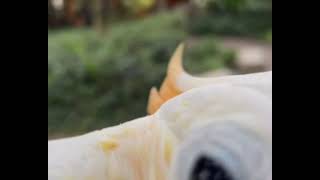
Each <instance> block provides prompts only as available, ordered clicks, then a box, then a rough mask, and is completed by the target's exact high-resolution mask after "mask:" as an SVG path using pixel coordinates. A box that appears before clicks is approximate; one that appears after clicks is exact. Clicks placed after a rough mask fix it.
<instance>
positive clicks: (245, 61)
mask: <svg viewBox="0 0 320 180" xmlns="http://www.w3.org/2000/svg"><path fill="white" fill-rule="evenodd" d="M180 42H186V43H187V50H186V53H185V68H186V69H187V70H188V71H189V72H190V73H193V74H197V75H199V76H217V75H226V74H233V73H237V74H238V73H248V72H258V71H265V70H270V69H272V1H271V0H48V139H54V138H61V137H65V136H73V135H78V134H81V133H85V132H89V131H91V130H95V129H100V128H104V127H107V126H112V125H117V124H119V123H122V122H125V121H128V120H131V119H134V118H137V117H140V116H144V115H146V106H147V98H148V94H149V90H150V88H151V87H152V86H159V85H160V83H161V81H162V80H163V78H164V75H165V72H166V66H167V63H168V61H169V59H170V56H171V55H172V53H173V52H174V50H175V48H176V47H177V45H178V44H179V43H180Z"/></svg>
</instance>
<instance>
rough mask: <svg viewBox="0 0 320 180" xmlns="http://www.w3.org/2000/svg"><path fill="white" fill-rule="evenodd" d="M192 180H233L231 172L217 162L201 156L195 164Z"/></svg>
mask: <svg viewBox="0 0 320 180" xmlns="http://www.w3.org/2000/svg"><path fill="white" fill-rule="evenodd" d="M190 179H191V180H233V179H232V178H231V176H230V175H229V172H227V170H226V169H225V168H224V167H223V166H222V165H221V164H219V163H218V162H216V161H215V160H213V159H211V158H209V157H206V156H201V157H200V158H199V159H198V160H197V161H196V163H195V165H194V167H193V171H192V174H191V178H190Z"/></svg>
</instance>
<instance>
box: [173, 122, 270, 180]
mask: <svg viewBox="0 0 320 180" xmlns="http://www.w3.org/2000/svg"><path fill="white" fill-rule="evenodd" d="M172 172H173V177H174V178H173V179H179V180H269V179H270V177H272V144H271V143H270V142H269V141H268V140H267V139H265V137H264V136H262V135H260V134H259V132H258V131H253V130H252V129H250V128H247V127H244V126H242V125H241V124H238V123H234V122H228V121H225V122H223V123H217V122H215V123H212V124H207V125H205V126H204V127H200V128H196V129H194V131H192V132H190V133H189V135H188V136H187V137H186V138H185V139H183V143H182V144H181V145H180V147H179V149H178V152H177V155H176V157H175V160H174V165H173V171H172Z"/></svg>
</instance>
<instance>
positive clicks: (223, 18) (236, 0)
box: [188, 0, 272, 39]
mask: <svg viewBox="0 0 320 180" xmlns="http://www.w3.org/2000/svg"><path fill="white" fill-rule="evenodd" d="M206 2H207V3H206V4H205V6H202V7H201V6H200V7H201V9H200V10H198V11H195V12H193V13H192V14H193V15H192V16H190V18H189V21H188V29H189V31H190V32H191V33H192V34H195V35H204V34H218V35H233V36H250V37H255V38H259V39H265V38H266V37H267V39H270V35H272V34H270V30H271V29H272V0H208V1H206ZM192 11H194V10H192Z"/></svg>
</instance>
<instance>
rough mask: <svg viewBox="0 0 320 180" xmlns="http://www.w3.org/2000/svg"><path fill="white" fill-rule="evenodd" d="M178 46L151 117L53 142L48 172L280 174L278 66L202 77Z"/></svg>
mask: <svg viewBox="0 0 320 180" xmlns="http://www.w3.org/2000/svg"><path fill="white" fill-rule="evenodd" d="M182 55H183V45H180V46H179V47H178V49H177V50H176V52H175V53H174V55H173V57H172V59H171V61H170V64H169V67H168V73H167V77H166V78H165V80H164V83H163V84H162V86H161V88H160V90H159V92H158V91H157V90H156V89H155V88H152V89H151V92H150V97H149V105H148V109H147V110H148V113H149V115H148V116H146V117H142V118H139V119H135V120H132V121H129V122H127V123H124V124H121V125H118V126H115V127H110V128H106V129H102V130H98V131H94V132H91V133H88V134H85V135H82V136H78V137H72V138H66V139H61V140H53V141H49V142H48V180H272V72H263V73H257V74H247V75H235V76H233V75H231V76H226V77H216V78H197V77H193V76H191V75H189V74H187V73H186V72H185V71H184V70H183V66H182Z"/></svg>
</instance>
